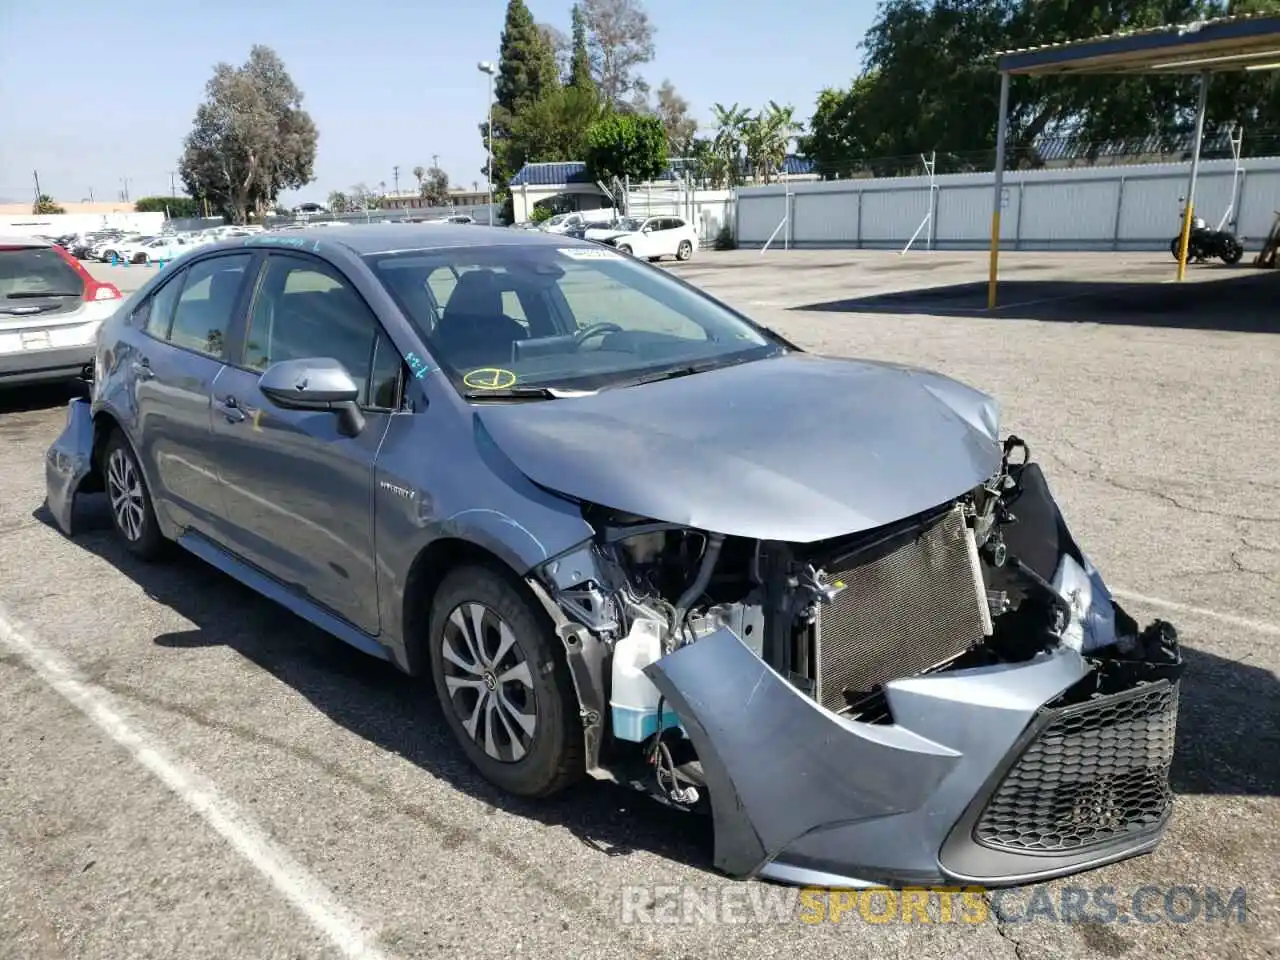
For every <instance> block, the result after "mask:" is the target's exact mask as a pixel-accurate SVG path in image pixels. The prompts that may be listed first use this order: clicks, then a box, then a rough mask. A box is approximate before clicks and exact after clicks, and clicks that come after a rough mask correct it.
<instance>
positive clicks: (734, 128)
mask: <svg viewBox="0 0 1280 960" xmlns="http://www.w3.org/2000/svg"><path fill="white" fill-rule="evenodd" d="M711 113H712V115H713V116H714V117H715V124H716V135H715V139H714V140H713V141H712V148H713V150H714V152H715V155H716V157H717V158H718V159H719V164H718V167H719V169H720V171H721V172H722V174H723V177H724V185H725V186H730V187H733V186H737V185H738V184H739V183H741V182H742V148H743V137H744V134H745V133H746V129H747V126H748V124H749V122H750V120H751V114H750V112H749V111H748V110H747V109H746V107H740V106H739V105H738V104H736V103H735V104H733V105H732V106H728V107H726V106H724V105H723V104H720V103H715V104H712V105H711Z"/></svg>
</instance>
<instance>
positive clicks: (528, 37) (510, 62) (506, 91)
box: [493, 0, 560, 116]
mask: <svg viewBox="0 0 1280 960" xmlns="http://www.w3.org/2000/svg"><path fill="white" fill-rule="evenodd" d="M557 74H558V71H557V69H556V57H555V51H553V50H552V49H551V47H550V46H549V45H548V44H547V41H546V38H545V37H543V35H542V32H541V31H540V30H539V29H538V27H537V25H536V24H535V23H534V22H533V14H532V13H530V12H529V8H528V7H527V6H525V4H524V0H510V2H509V3H508V4H507V19H506V23H505V25H504V26H503V30H502V49H501V53H500V57H499V60H498V76H497V78H496V80H495V82H494V90H493V93H494V102H495V105H496V106H497V107H500V108H501V109H502V110H503V111H504V112H505V113H506V114H508V115H510V116H515V115H516V114H517V113H519V112H520V108H521V106H523V105H525V104H529V103H532V102H534V101H535V100H537V99H538V98H539V97H541V96H542V95H543V94H544V93H547V92H549V91H550V90H551V89H552V88H554V87H556V86H557V85H558V84H559V82H560V81H559V77H558V75H557Z"/></svg>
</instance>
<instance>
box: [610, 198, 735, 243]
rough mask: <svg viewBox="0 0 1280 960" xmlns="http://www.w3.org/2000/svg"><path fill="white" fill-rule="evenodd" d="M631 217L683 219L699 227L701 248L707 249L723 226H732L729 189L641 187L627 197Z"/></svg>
mask: <svg viewBox="0 0 1280 960" xmlns="http://www.w3.org/2000/svg"><path fill="white" fill-rule="evenodd" d="M626 210H627V213H628V216H632V217H661V216H668V215H669V216H673V217H683V218H684V219H685V220H686V221H687V222H689V223H692V224H693V225H694V226H696V227H697V228H698V240H699V242H700V244H701V245H702V246H710V245H711V244H712V243H714V242H715V239H716V236H717V235H718V234H719V233H720V230H721V229H722V228H723V227H726V226H728V227H729V228H730V229H732V227H733V210H734V192H733V191H732V190H695V189H693V188H691V187H688V186H686V185H685V184H682V183H675V184H670V183H655V184H642V185H640V186H638V187H635V188H633V189H632V190H631V191H630V193H628V194H627V198H626Z"/></svg>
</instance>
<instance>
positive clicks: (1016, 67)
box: [987, 15, 1280, 308]
mask: <svg viewBox="0 0 1280 960" xmlns="http://www.w3.org/2000/svg"><path fill="white" fill-rule="evenodd" d="M997 67H998V69H999V71H1000V121H999V125H998V127H997V133H996V169H995V174H996V175H995V197H994V199H993V201H992V214H991V271H990V278H989V280H988V289H987V306H988V308H993V307H995V305H996V288H997V280H998V275H999V256H1000V201H1001V197H1002V194H1003V190H1004V160H1005V157H1004V154H1005V139H1006V136H1007V133H1008V122H1009V78H1010V77H1011V76H1014V75H1017V76H1078V75H1082V74H1092V75H1097V74H1142V73H1146V74H1177V73H1183V74H1195V75H1197V76H1198V77H1199V78H1200V100H1199V105H1198V108H1197V110H1196V129H1195V145H1194V147H1193V149H1192V154H1191V175H1190V182H1189V184H1188V187H1187V204H1186V210H1185V212H1184V216H1183V229H1182V245H1181V251H1180V256H1179V258H1178V279H1182V277H1183V274H1184V271H1185V269H1186V258H1187V236H1188V234H1189V232H1190V226H1191V219H1192V207H1193V205H1194V203H1195V185H1196V174H1197V173H1198V171H1199V167H1200V146H1201V142H1202V140H1203V137H1204V111H1205V94H1206V92H1207V89H1208V83H1209V75H1210V74H1211V73H1223V72H1227V71H1233V72H1234V71H1238V70H1247V71H1254V70H1275V69H1280V16H1273V15H1242V16H1235V17H1220V18H1217V19H1213V20H1201V21H1198V22H1194V23H1187V24H1170V25H1168V26H1163V27H1151V28H1148V29H1143V30H1131V31H1127V32H1124V33H1113V34H1108V35H1106V36H1101V37H1093V38H1091V39H1087V40H1073V41H1070V42H1067V43H1056V44H1047V45H1045V46H1041V47H1027V48H1024V49H1021V50H1008V51H1005V52H1003V53H999V54H997Z"/></svg>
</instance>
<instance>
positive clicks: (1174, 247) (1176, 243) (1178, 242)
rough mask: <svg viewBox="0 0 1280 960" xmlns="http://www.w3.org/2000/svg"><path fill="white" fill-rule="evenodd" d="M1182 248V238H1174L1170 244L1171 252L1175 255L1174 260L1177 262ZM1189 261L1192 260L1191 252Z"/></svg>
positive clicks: (1188, 257)
mask: <svg viewBox="0 0 1280 960" xmlns="http://www.w3.org/2000/svg"><path fill="white" fill-rule="evenodd" d="M1181 246H1182V238H1181V237H1174V238H1173V239H1172V240H1171V241H1170V242H1169V252H1170V253H1172V254H1173V259H1175V260H1177V259H1178V254H1179V253H1180V252H1181V250H1180V249H1179V248H1180V247H1181ZM1187 259H1191V257H1190V251H1188V256H1187Z"/></svg>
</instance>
